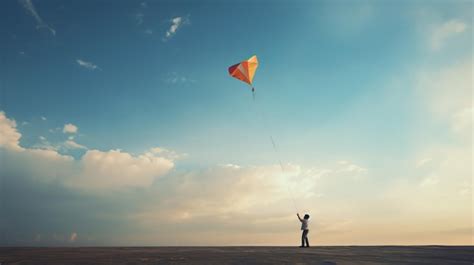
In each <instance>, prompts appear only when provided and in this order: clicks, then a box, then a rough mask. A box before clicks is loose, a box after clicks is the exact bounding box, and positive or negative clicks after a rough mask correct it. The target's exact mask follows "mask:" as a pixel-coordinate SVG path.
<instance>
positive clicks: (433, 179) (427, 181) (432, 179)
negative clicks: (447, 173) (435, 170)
mask: <svg viewBox="0 0 474 265" xmlns="http://www.w3.org/2000/svg"><path fill="white" fill-rule="evenodd" d="M438 183H439V177H438V176H429V177H426V178H424V179H423V180H422V181H421V183H420V186H421V187H427V186H432V185H436V184H438Z"/></svg>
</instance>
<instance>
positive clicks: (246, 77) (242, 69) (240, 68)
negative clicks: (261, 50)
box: [229, 55, 258, 92]
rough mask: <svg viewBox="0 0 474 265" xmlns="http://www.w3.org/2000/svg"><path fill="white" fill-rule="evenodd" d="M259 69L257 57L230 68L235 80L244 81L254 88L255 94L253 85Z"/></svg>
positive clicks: (253, 89)
mask: <svg viewBox="0 0 474 265" xmlns="http://www.w3.org/2000/svg"><path fill="white" fill-rule="evenodd" d="M257 67H258V59H257V56H256V55H254V56H252V57H250V58H249V59H248V60H245V61H242V62H240V63H238V64H234V65H232V66H231V67H229V74H230V76H232V77H233V78H237V79H239V80H240V81H243V82H245V83H247V84H249V85H250V86H252V92H255V88H254V87H253V85H252V81H253V77H254V76H255V71H256V70H257Z"/></svg>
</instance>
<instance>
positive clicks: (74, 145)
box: [64, 140, 87, 149]
mask: <svg viewBox="0 0 474 265" xmlns="http://www.w3.org/2000/svg"><path fill="white" fill-rule="evenodd" d="M64 147H66V148H68V149H87V147H85V146H83V145H80V144H78V143H76V142H74V141H73V140H67V141H66V142H64Z"/></svg>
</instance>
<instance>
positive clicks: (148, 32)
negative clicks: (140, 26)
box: [144, 29, 153, 35]
mask: <svg viewBox="0 0 474 265" xmlns="http://www.w3.org/2000/svg"><path fill="white" fill-rule="evenodd" d="M144 32H145V34H148V35H151V34H153V30H152V29H146V30H145V31H144Z"/></svg>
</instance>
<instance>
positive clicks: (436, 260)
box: [0, 246, 474, 265]
mask: <svg viewBox="0 0 474 265" xmlns="http://www.w3.org/2000/svg"><path fill="white" fill-rule="evenodd" d="M473 259H474V247H473V246H456V247H448V246H419V247H418V246H417V247H413V246H408V247H402V246H373V247H365V246H360V247H359V246H357V247H356V246H348V247H317V246H316V247H311V248H305V249H300V248H296V247H104V248H98V247H74V248H73V247H71V248H56V247H55V248H16V247H15V248H7V247H4V248H0V264H1V265H12V264H24V265H26V264H34V265H48V264H54V265H56V264H57V265H59V264H61V265H65V264H81V265H86V264H103V265H105V264H107V265H112V264H114V265H121V264H127V265H132V264H137V265H138V264H318V265H334V264H337V265H344V264H397V265H399V264H426V265H427V264H430V265H434V264H466V265H473V264H474V263H473Z"/></svg>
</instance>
